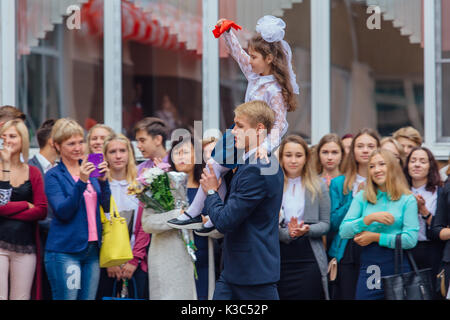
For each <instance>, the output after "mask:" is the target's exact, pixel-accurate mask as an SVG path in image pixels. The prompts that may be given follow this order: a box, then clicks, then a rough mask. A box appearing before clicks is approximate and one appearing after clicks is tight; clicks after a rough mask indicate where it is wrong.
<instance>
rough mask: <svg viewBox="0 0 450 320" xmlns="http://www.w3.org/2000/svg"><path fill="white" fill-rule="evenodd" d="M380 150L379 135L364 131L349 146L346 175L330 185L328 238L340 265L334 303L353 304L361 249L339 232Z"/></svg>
mask: <svg viewBox="0 0 450 320" xmlns="http://www.w3.org/2000/svg"><path fill="white" fill-rule="evenodd" d="M379 147H380V138H379V135H378V133H377V132H376V131H373V130H371V129H362V130H360V131H359V132H358V134H357V135H356V136H355V138H354V139H353V141H352V144H351V146H350V152H349V154H348V155H347V156H346V158H345V160H344V163H343V168H344V170H343V172H344V175H342V176H339V177H336V178H334V179H333V180H331V184H330V200H331V212H330V232H329V233H328V235H327V243H328V245H327V248H330V249H329V251H328V255H329V257H330V258H331V259H335V260H336V261H337V277H336V279H335V281H331V282H330V291H331V297H332V299H333V300H353V299H354V298H355V290H356V282H357V280H358V272H359V254H360V249H361V248H360V247H359V246H357V245H356V244H355V243H354V242H353V240H347V239H341V237H340V236H339V234H337V233H338V231H339V227H340V225H341V222H342V219H344V216H345V214H346V213H347V211H348V209H349V208H350V205H351V203H352V200H353V197H354V196H356V194H357V193H358V192H359V191H360V190H362V189H363V187H364V184H365V181H366V178H367V166H368V163H369V156H370V154H371V153H372V152H373V151H375V150H376V149H377V148H379Z"/></svg>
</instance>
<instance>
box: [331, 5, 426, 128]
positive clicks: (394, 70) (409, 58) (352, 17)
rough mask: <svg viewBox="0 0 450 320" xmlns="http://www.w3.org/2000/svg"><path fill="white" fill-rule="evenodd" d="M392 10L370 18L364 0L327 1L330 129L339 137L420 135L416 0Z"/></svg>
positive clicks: (421, 56) (421, 107)
mask: <svg viewBox="0 0 450 320" xmlns="http://www.w3.org/2000/svg"><path fill="white" fill-rule="evenodd" d="M378 3H380V4H381V3H383V2H381V1H379V2H378ZM417 4H419V5H417ZM408 5H409V6H408ZM407 6H408V7H407ZM394 7H395V8H394ZM394 7H393V5H391V2H389V3H388V2H386V3H385V6H384V7H379V9H380V12H381V13H380V14H379V15H376V13H375V12H374V11H372V12H371V13H370V12H369V13H368V10H367V9H368V6H367V5H366V2H365V1H364V2H363V1H357V0H355V1H351V2H347V1H344V0H337V1H333V6H332V13H331V57H332V58H331V64H332V71H331V72H332V76H331V78H332V85H331V87H332V96H331V97H332V98H331V108H332V110H331V128H332V131H333V132H336V133H338V134H339V135H341V136H342V135H344V134H346V133H355V132H356V131H358V130H359V129H361V128H364V127H370V128H374V129H377V130H378V131H379V132H380V134H381V135H382V136H389V135H391V134H392V133H393V132H394V131H396V130H397V129H399V128H401V127H404V126H413V127H415V128H416V129H417V130H419V132H420V133H421V134H422V135H423V134H424V100H423V99H424V98H423V97H424V86H423V79H424V75H423V68H424V64H423V59H424V50H423V47H422V46H421V39H422V34H421V22H422V20H421V15H422V9H421V6H420V1H416V0H414V1H411V3H409V2H408V4H406V3H405V2H401V3H400V2H398V3H396V4H395V6H394ZM394 9H395V10H394ZM377 18H378V19H377Z"/></svg>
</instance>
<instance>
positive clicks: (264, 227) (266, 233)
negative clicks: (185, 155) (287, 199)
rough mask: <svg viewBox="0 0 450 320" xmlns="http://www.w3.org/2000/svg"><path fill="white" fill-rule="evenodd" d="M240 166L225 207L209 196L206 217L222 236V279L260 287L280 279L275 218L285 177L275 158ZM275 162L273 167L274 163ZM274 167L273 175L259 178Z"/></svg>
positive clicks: (216, 196) (279, 206)
mask: <svg viewBox="0 0 450 320" xmlns="http://www.w3.org/2000/svg"><path fill="white" fill-rule="evenodd" d="M253 162H254V161H252V162H250V163H249V161H248V160H247V162H246V164H244V165H240V166H239V168H238V171H237V172H236V173H235V175H234V176H233V179H232V181H231V186H230V195H229V197H228V199H227V200H226V202H225V203H223V202H222V200H221V199H220V197H219V195H218V194H215V195H211V196H208V197H207V198H206V201H205V209H206V213H207V214H208V215H209V217H210V218H211V221H212V222H213V223H214V225H215V226H216V228H217V230H218V231H220V232H221V233H223V234H224V242H223V259H224V270H223V273H222V275H223V278H224V279H225V281H227V282H229V283H231V284H236V285H262V284H270V283H276V282H277V281H278V280H279V279H280V247H279V236H278V217H279V212H280V208H281V203H282V198H283V184H284V175H283V171H282V170H281V168H280V166H279V164H278V162H277V160H276V158H275V157H272V158H271V162H272V163H269V164H262V163H261V162H260V161H259V160H258V162H257V163H256V164H251V163H253ZM275 162H276V163H275ZM271 165H272V167H274V165H276V166H275V168H276V173H275V174H271V175H264V174H261V169H263V168H268V167H270V166H271Z"/></svg>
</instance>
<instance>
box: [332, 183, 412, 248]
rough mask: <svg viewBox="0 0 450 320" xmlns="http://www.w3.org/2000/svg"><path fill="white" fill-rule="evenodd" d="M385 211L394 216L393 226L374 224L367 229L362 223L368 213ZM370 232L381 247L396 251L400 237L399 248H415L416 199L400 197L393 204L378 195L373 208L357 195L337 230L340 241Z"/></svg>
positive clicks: (383, 195)
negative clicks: (376, 237)
mask: <svg viewBox="0 0 450 320" xmlns="http://www.w3.org/2000/svg"><path fill="white" fill-rule="evenodd" d="M380 211H386V212H389V213H390V214H392V215H393V216H394V219H395V222H394V224H392V225H385V224H382V223H379V222H373V223H372V224H370V225H369V226H368V225H366V224H365V223H364V217H366V216H368V215H369V214H371V213H375V212H380ZM363 231H370V232H375V233H379V234H380V241H379V242H378V244H379V245H380V246H382V247H387V248H391V249H395V237H396V235H397V234H399V233H401V235H402V236H401V237H402V248H403V249H411V248H414V247H415V246H416V244H417V239H418V235H419V219H418V215H417V201H416V198H415V197H414V196H413V195H412V194H410V195H402V196H401V198H400V199H399V200H397V201H392V200H391V199H390V197H389V195H388V194H387V193H386V192H381V191H380V190H378V192H377V202H376V204H372V203H370V202H368V201H367V200H366V199H364V192H359V193H358V194H357V195H356V196H355V198H354V199H353V201H352V204H351V206H350V209H349V210H348V212H347V214H346V216H345V218H344V221H342V224H341V226H340V228H339V235H340V236H341V238H343V239H351V238H353V237H354V236H355V235H357V234H359V233H361V232H363Z"/></svg>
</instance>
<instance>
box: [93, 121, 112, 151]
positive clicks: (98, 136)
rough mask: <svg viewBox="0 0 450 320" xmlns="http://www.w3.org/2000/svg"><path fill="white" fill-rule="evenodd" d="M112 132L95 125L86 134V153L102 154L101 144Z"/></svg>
mask: <svg viewBox="0 0 450 320" xmlns="http://www.w3.org/2000/svg"><path fill="white" fill-rule="evenodd" d="M113 134H114V130H113V129H111V128H110V127H108V126H107V125H104V124H100V123H99V124H96V125H95V126H93V127H92V128H91V130H89V132H88V134H87V143H88V153H102V152H103V143H104V142H105V140H106V138H108V136H110V135H113Z"/></svg>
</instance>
